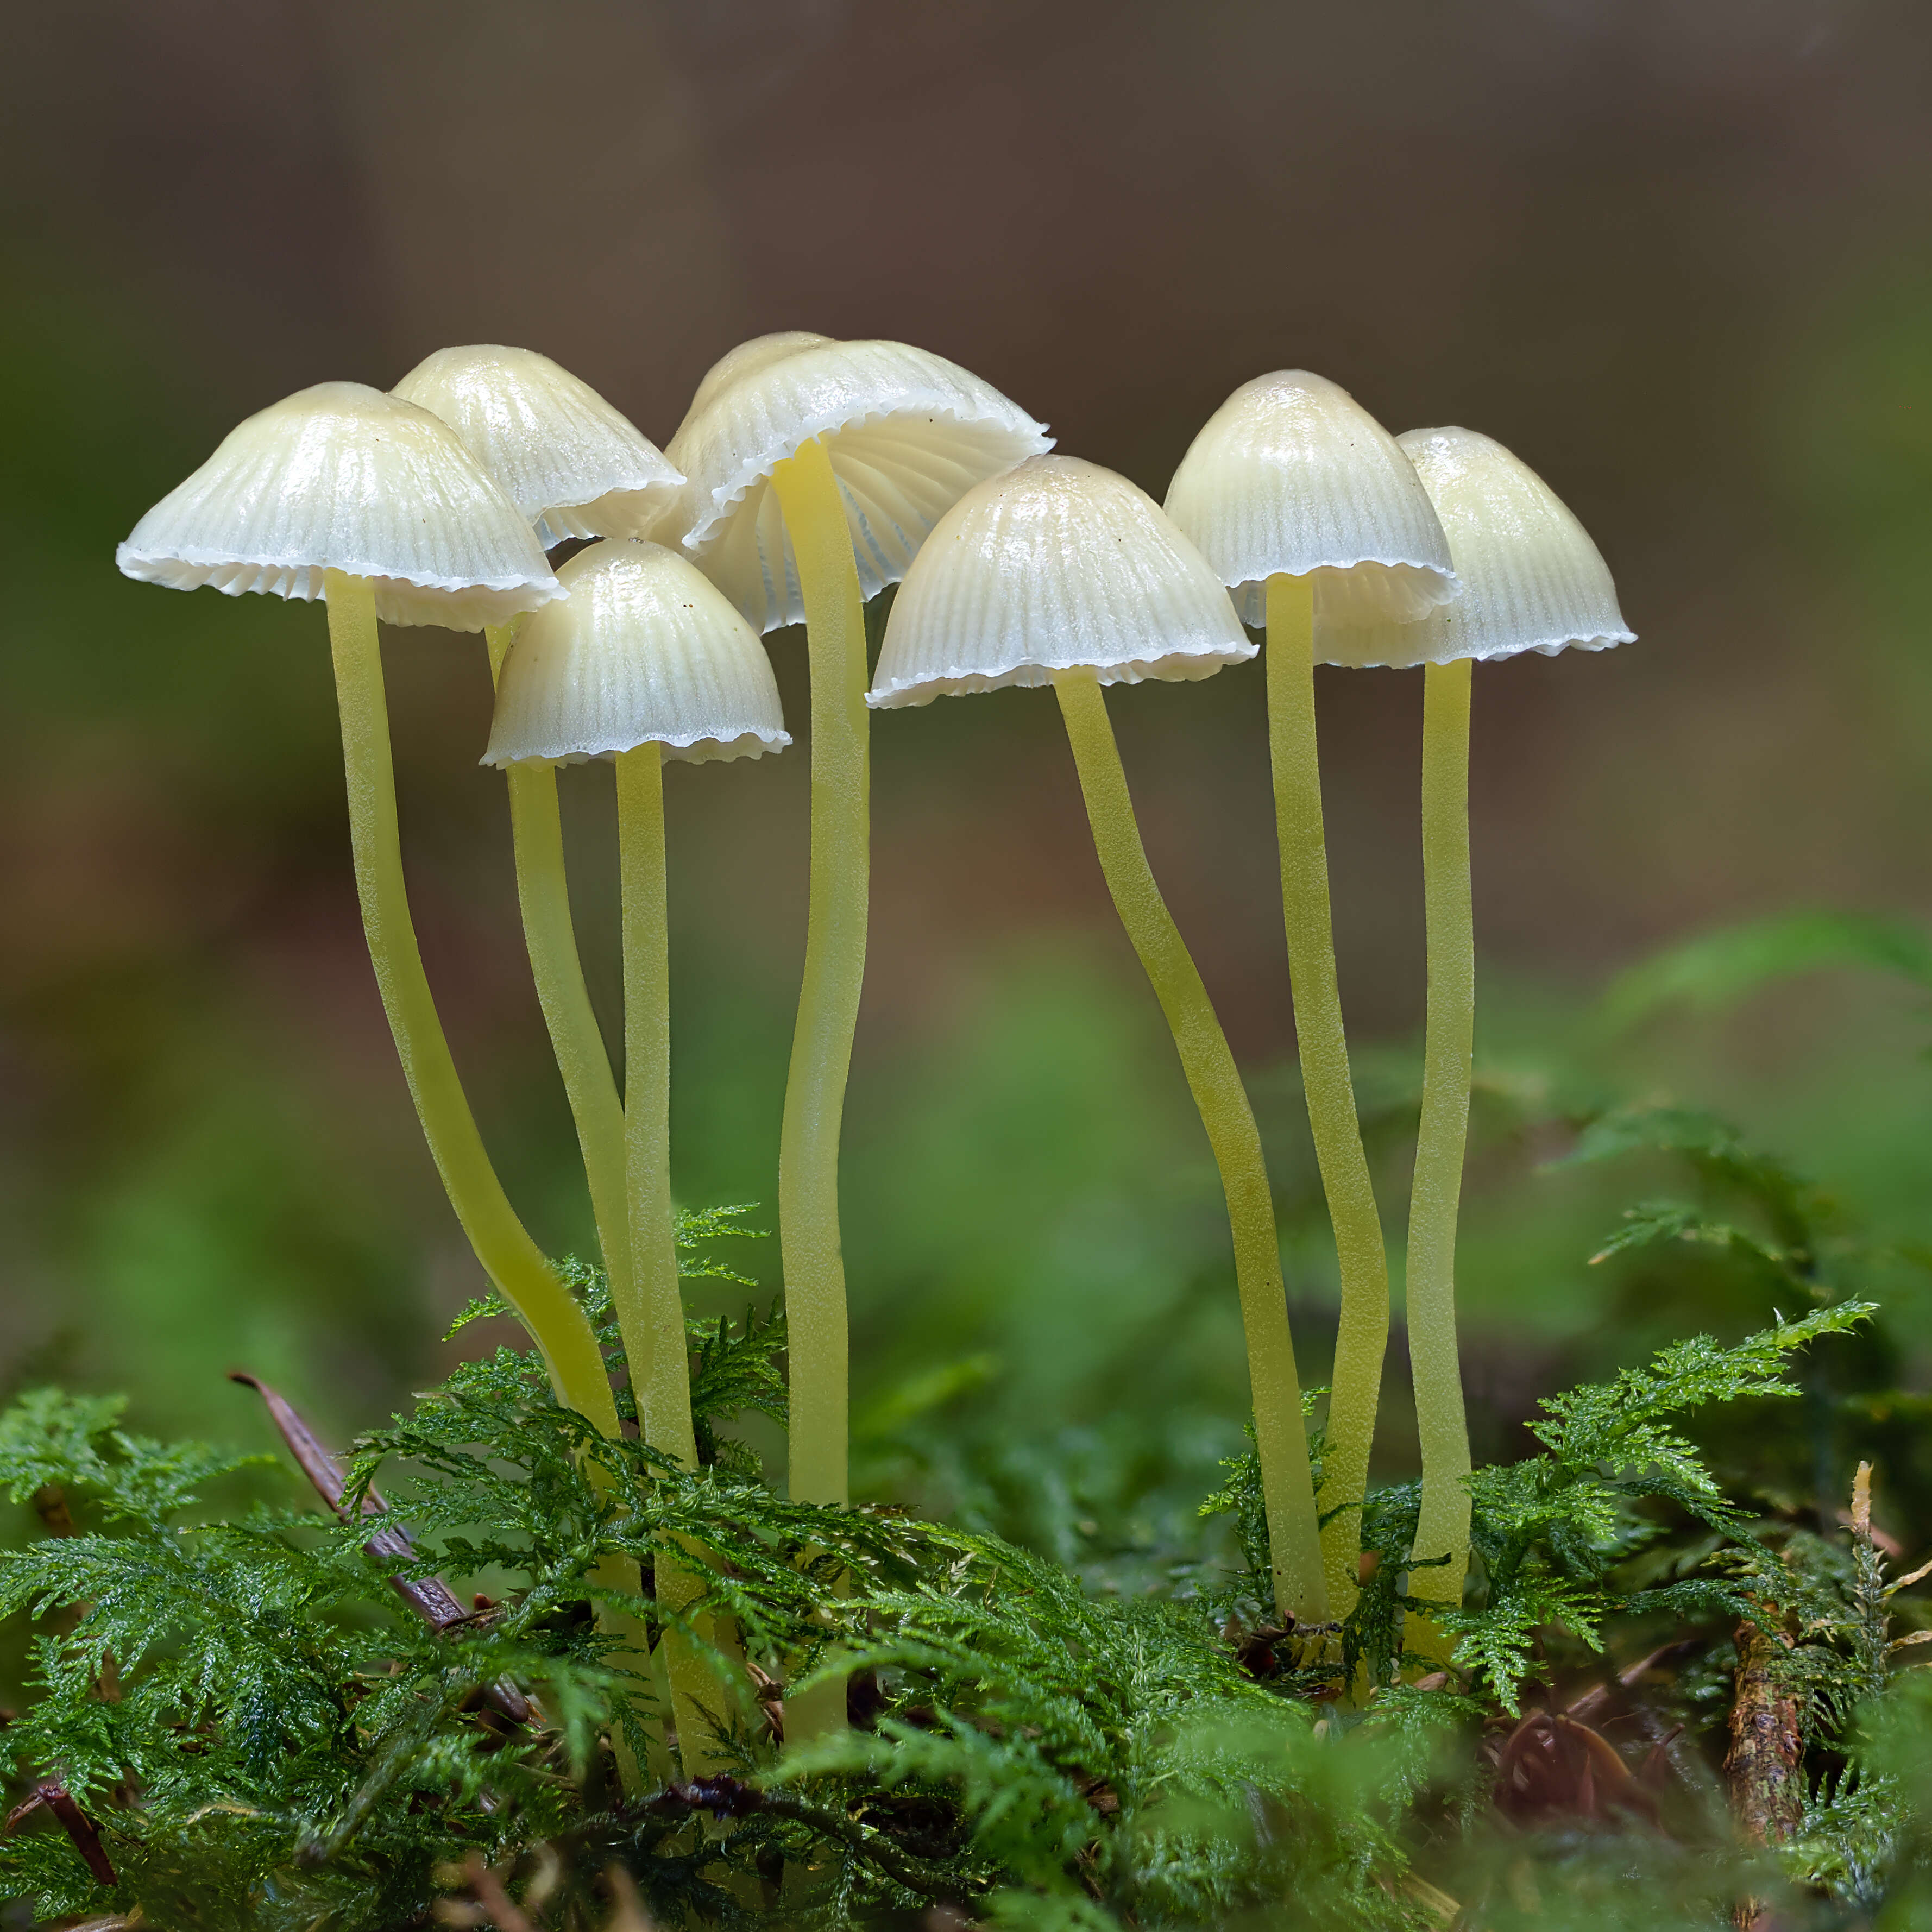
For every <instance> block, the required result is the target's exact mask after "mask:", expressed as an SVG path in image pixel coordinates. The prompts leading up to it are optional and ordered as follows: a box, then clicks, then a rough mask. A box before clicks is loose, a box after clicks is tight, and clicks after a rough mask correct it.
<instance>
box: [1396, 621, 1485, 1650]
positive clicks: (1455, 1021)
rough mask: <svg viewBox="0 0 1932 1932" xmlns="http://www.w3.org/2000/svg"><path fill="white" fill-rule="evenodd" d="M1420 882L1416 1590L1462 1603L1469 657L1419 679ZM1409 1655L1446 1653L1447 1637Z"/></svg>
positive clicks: (1414, 1202) (1471, 1004)
mask: <svg viewBox="0 0 1932 1932" xmlns="http://www.w3.org/2000/svg"><path fill="white" fill-rule="evenodd" d="M1423 679H1424V682H1423V710H1422V884H1423V897H1424V904H1425V907H1426V908H1427V927H1428V937H1429V1010H1428V1026H1427V1034H1426V1036H1425V1040H1424V1049H1423V1073H1422V1122H1421V1130H1420V1131H1419V1133H1418V1136H1417V1139H1416V1145H1415V1190H1414V1193H1413V1196H1412V1199H1411V1202H1410V1205H1409V1356H1410V1359H1411V1361H1412V1363H1413V1364H1414V1368H1415V1417H1416V1426H1417V1429H1418V1432H1419V1433H1420V1435H1421V1439H1422V1512H1421V1518H1420V1520H1419V1521H1418V1523H1417V1525H1416V1531H1415V1553H1416V1555H1417V1556H1418V1557H1430V1556H1442V1555H1444V1554H1445V1553H1446V1554H1447V1555H1448V1557H1449V1559H1450V1560H1449V1562H1448V1565H1446V1566H1439V1567H1437V1568H1433V1569H1427V1570H1415V1571H1411V1573H1410V1575H1409V1592H1410V1594H1411V1595H1413V1596H1416V1597H1420V1598H1424V1600H1426V1601H1428V1602H1430V1603H1438V1604H1451V1605H1454V1604H1460V1603H1461V1601H1463V1577H1464V1576H1465V1574H1466V1573H1467V1571H1468V1569H1469V1490H1468V1489H1467V1488H1466V1487H1465V1484H1464V1480H1463V1479H1464V1478H1466V1476H1467V1475H1469V1427H1468V1424H1467V1423H1466V1421H1465V1419H1464V1416H1463V1382H1462V1376H1461V1374H1460V1370H1459V1368H1458V1365H1457V1354H1456V1215H1457V1207H1458V1205H1459V1203H1460V1199H1461V1195H1462V1189H1463V1145H1464V1142H1465V1140H1466V1137H1467V1134H1468V1130H1469V1076H1470V1065H1471V1061H1472V1058H1473V1055H1474V1051H1475V1017H1476V945H1475V911H1474V908H1473V907H1472V903H1471V899H1470V892H1469V685H1470V666H1469V660H1468V659H1467V658H1462V659H1460V660H1459V661H1457V662H1455V663H1454V664H1430V666H1428V667H1427V669H1426V670H1424V673H1423ZM1409 1647H1410V1648H1411V1649H1416V1650H1423V1651H1425V1652H1428V1653H1429V1654H1431V1655H1442V1654H1443V1653H1445V1652H1446V1650H1447V1649H1448V1645H1447V1643H1446V1640H1444V1639H1443V1638H1442V1637H1441V1635H1440V1634H1439V1633H1436V1632H1434V1631H1428V1632H1426V1633H1425V1634H1424V1639H1423V1640H1421V1641H1418V1640H1417V1639H1416V1638H1415V1637H1411V1638H1410V1639H1409Z"/></svg>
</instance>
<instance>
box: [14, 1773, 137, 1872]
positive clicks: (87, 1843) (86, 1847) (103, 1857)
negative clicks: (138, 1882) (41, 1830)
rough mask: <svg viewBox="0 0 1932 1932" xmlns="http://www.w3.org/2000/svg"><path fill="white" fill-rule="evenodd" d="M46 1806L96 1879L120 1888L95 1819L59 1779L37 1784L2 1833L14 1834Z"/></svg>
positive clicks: (15, 1809)
mask: <svg viewBox="0 0 1932 1932" xmlns="http://www.w3.org/2000/svg"><path fill="white" fill-rule="evenodd" d="M43 1805H44V1806H45V1807H46V1808H47V1810H48V1811H50V1812H52V1814H53V1816H54V1819H55V1823H58V1825H59V1826H60V1828H61V1829H62V1831H64V1832H66V1834H67V1835H68V1837H69V1838H71V1839H72V1840H73V1841H74V1849H75V1850H76V1851H77V1852H80V1855H81V1857H82V1858H83V1859H84V1860H85V1861H86V1865H87V1868H88V1870H89V1871H91V1872H92V1873H93V1874H94V1876H95V1879H96V1880H97V1881H98V1882H99V1883H101V1884H102V1885H118V1884H119V1883H120V1882H121V1881H120V1880H119V1879H118V1878H117V1877H116V1876H115V1872H114V1862H113V1860H112V1859H111V1858H109V1857H108V1855H107V1846H105V1845H104V1844H103V1843H101V1834H100V1833H99V1832H97V1831H96V1830H95V1829H94V1820H92V1818H90V1817H89V1816H88V1815H87V1814H86V1812H85V1811H83V1810H82V1809H81V1808H80V1806H79V1805H77V1804H76V1803H75V1802H74V1796H73V1794H72V1793H71V1792H70V1791H69V1790H68V1788H67V1787H66V1786H65V1785H64V1784H62V1783H61V1782H60V1781H59V1780H58V1778H48V1779H46V1780H45V1781H43V1782H42V1783H40V1784H37V1785H35V1786H34V1789H33V1790H32V1792H31V1793H30V1794H29V1795H28V1797H27V1799H26V1800H25V1802H23V1803H21V1804H19V1805H15V1806H14V1808H13V1810H12V1811H10V1812H9V1813H8V1814H7V1822H6V1823H5V1825H4V1826H0V1831H7V1832H10V1831H12V1830H13V1828H14V1826H17V1825H18V1824H19V1823H20V1822H21V1821H22V1820H23V1819H25V1818H27V1817H30V1816H31V1814H33V1813H34V1812H35V1811H38V1810H39V1809H40V1808H41V1807H42V1806H43Z"/></svg>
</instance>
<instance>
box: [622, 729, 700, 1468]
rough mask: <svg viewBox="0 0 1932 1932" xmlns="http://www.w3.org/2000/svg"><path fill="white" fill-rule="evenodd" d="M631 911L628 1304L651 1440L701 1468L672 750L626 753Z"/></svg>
mask: <svg viewBox="0 0 1932 1932" xmlns="http://www.w3.org/2000/svg"><path fill="white" fill-rule="evenodd" d="M617 851H618V867H619V874H620V877H621V881H622V892H623V909H624V1150H625V1172H626V1175H627V1176H628V1196H627V1198H628V1201H629V1203H630V1225H631V1265H632V1267H633V1269H634V1272H635V1274H636V1276H637V1294H636V1295H635V1297H634V1303H633V1306H632V1307H630V1308H629V1309H628V1310H626V1309H624V1308H621V1307H620V1308H619V1310H618V1311H617V1321H618V1326H619V1328H620V1329H621V1330H622V1332H623V1337H624V1350H625V1354H626V1355H628V1357H629V1358H630V1362H631V1387H632V1388H634V1389H635V1390H636V1391H637V1416H638V1421H639V1423H640V1426H641V1427H642V1428H643V1435H644V1440H645V1441H646V1442H648V1443H649V1445H651V1447H652V1448H654V1449H657V1450H659V1451H661V1452H662V1453H663V1454H665V1455H667V1456H668V1457H671V1458H672V1459H673V1460H674V1461H676V1462H678V1463H682V1465H683V1466H684V1467H685V1468H686V1469H693V1468H695V1467H696V1466H697V1444H696V1442H695V1441H694V1439H693V1437H692V1435H691V1380H690V1366H689V1361H688V1349H686V1346H685V1333H684V1298H683V1295H682V1291H681V1290H680V1289H679V1286H678V1281H677V1241H676V1227H675V1226H674V1224H673V1220H672V1212H671V1199H670V941H669V938H668V936H667V919H666V914H667V905H666V896H665V885H664V763H663V748H662V747H661V745H655V744H651V745H640V747H639V748H637V750H636V751H625V752H623V753H622V754H620V755H619V757H618V760H617Z"/></svg>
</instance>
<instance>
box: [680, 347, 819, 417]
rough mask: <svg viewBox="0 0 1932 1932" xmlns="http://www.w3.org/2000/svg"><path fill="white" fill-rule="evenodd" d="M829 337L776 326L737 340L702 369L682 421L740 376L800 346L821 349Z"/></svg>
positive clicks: (695, 414)
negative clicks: (701, 375) (776, 327)
mask: <svg viewBox="0 0 1932 1932" xmlns="http://www.w3.org/2000/svg"><path fill="white" fill-rule="evenodd" d="M831 340H832V338H831V337H830V336H829V335H814V334H813V333H812V332H811V330H810V329H775V330H774V331H773V332H772V333H771V334H770V335H754V336H753V337H752V338H751V340H750V341H748V342H741V343H739V344H738V346H737V347H736V348H735V349H727V350H725V352H724V354H723V355H722V356H719V357H718V360H717V361H716V362H714V363H712V365H711V367H710V368H708V369H707V370H706V371H705V372H704V375H703V380H701V381H700V383H698V386H697V393H696V394H695V395H694V396H693V397H692V398H691V407H690V408H689V409H688V410H685V413H684V422H686V423H688V422H690V420H691V418H692V417H693V416H697V414H699V413H700V411H702V410H706V409H709V407H710V406H711V403H712V398H714V397H715V396H716V395H717V394H718V391H719V390H720V389H724V388H725V387H727V386H728V385H729V384H730V383H735V382H736V381H737V380H738V379H739V377H741V376H754V375H756V374H757V372H758V371H760V369H766V368H769V367H770V366H771V365H772V363H774V362H783V361H784V359H785V358H786V357H787V356H796V354H797V353H798V352H799V350H801V349H823V347H825V345H826V344H827V343H828V342H829V341H831ZM683 427H684V423H679V425H678V428H679V429H680V430H681V429H682V428H683Z"/></svg>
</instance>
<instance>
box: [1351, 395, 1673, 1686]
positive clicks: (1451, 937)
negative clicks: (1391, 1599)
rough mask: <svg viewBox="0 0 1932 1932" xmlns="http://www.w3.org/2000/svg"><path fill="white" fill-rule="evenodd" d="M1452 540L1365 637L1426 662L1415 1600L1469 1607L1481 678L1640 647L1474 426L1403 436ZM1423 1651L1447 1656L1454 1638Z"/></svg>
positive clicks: (1413, 1292)
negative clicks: (1474, 873)
mask: <svg viewBox="0 0 1932 1932" xmlns="http://www.w3.org/2000/svg"><path fill="white" fill-rule="evenodd" d="M1397 443H1398V444H1399V445H1400V447H1401V449H1402V451H1403V454H1404V455H1406V456H1407V457H1408V458H1409V460H1411V461H1412V463H1414V464H1415V471H1416V474H1417V475H1418V476H1419V477H1420V478H1421V479H1422V484H1423V487H1424V488H1425V489H1426V490H1427V491H1428V492H1429V495H1430V500H1431V501H1432V502H1433V503H1434V504H1435V505H1436V514H1437V515H1438V516H1439V517H1441V518H1442V527H1443V529H1445V531H1446V532H1448V538H1449V548H1450V551H1451V554H1452V555H1453V556H1454V559H1455V563H1456V571H1457V575H1458V577H1460V579H1461V580H1462V594H1461V595H1460V597H1458V598H1457V601H1455V602H1454V604H1451V605H1449V606H1448V607H1447V608H1445V609H1442V610H1436V611H1434V612H1433V613H1430V615H1429V616H1427V617H1426V618H1424V619H1423V620H1422V621H1421V622H1419V623H1415V624H1411V625H1381V626H1375V627H1370V628H1365V629H1363V630H1361V631H1356V632H1354V633H1352V635H1351V639H1350V641H1351V643H1352V645H1353V646H1354V647H1355V649H1356V651H1357V652H1358V661H1360V662H1362V663H1364V664H1398V665H1413V664H1423V665H1425V666H1427V669H1425V670H1424V673H1423V713H1422V866H1423V892H1424V901H1425V904H1426V907H1427V932H1428V944H1429V999H1428V1019H1427V1030H1426V1034H1425V1042H1424V1063H1423V1085H1422V1122H1421V1130H1420V1131H1419V1133H1418V1137H1417V1141H1416V1149H1415V1183H1414V1190H1413V1193H1412V1198H1411V1202H1410V1207H1409V1355H1410V1359H1411V1361H1412V1364H1413V1371H1414V1375H1415V1412H1416V1423H1417V1427H1418V1432H1419V1433H1420V1435H1421V1445H1422V1508H1421V1517H1420V1518H1419V1520H1418V1523H1417V1525H1416V1532H1415V1551H1416V1553H1417V1555H1418V1556H1423V1555H1424V1554H1425V1553H1426V1554H1427V1555H1428V1556H1430V1557H1438V1558H1439V1557H1440V1556H1443V1555H1445V1554H1446V1555H1447V1556H1448V1559H1449V1560H1448V1562H1447V1563H1446V1564H1445V1563H1442V1562H1433V1563H1432V1564H1430V1566H1429V1567H1427V1568H1418V1569H1415V1570H1413V1571H1411V1573H1410V1576H1409V1595H1411V1596H1412V1597H1417V1598H1421V1599H1422V1600H1423V1601H1425V1602H1427V1603H1434V1604H1451V1605H1454V1604H1460V1602H1461V1601H1462V1598H1463V1578H1464V1577H1465V1575H1466V1574H1467V1572H1468V1569H1469V1490H1468V1487H1466V1483H1465V1481H1464V1478H1466V1477H1467V1476H1468V1475H1469V1429H1468V1426H1467V1424H1466V1421H1465V1420H1464V1417H1463V1384H1462V1379H1461V1376H1460V1371H1459V1368H1458V1364H1457V1352H1456V1218H1457V1208H1458V1205H1459V1203H1460V1196H1461V1193H1462V1185H1463V1144H1464V1140H1465V1138H1466V1133H1467V1130H1468V1127H1469V1078H1470V1065H1471V1061H1472V1055H1473V1052H1474V1043H1475V1010H1476V960H1475V916H1474V910H1473V907H1472V904H1471V900H1470V892H1469V697H1470V683H1471V672H1470V667H1471V666H1472V664H1474V663H1475V661H1477V660H1478V659H1479V658H1483V659H1487V658H1508V657H1515V656H1517V655H1520V654H1521V653H1522V652H1525V651H1540V652H1542V653H1543V654H1544V655H1545V656H1552V657H1553V656H1554V655H1556V652H1559V651H1562V650H1567V649H1571V648H1572V647H1574V648H1576V649H1580V650H1586V651H1600V650H1605V649H1608V648H1609V647H1610V646H1611V645H1613V644H1627V643H1631V642H1633V641H1634V639H1635V637H1636V633H1635V632H1634V631H1631V630H1630V629H1629V628H1628V627H1627V626H1626V625H1625V622H1624V619H1623V613H1622V611H1621V610H1619V609H1618V607H1617V592H1616V585H1615V584H1614V583H1613V582H1612V581H1611V579H1610V567H1609V565H1607V564H1606V563H1605V562H1604V559H1603V556H1602V554H1601V552H1600V551H1599V550H1598V548H1597V546H1596V545H1595V544H1594V543H1592V541H1591V540H1590V535H1589V532H1588V531H1587V530H1586V529H1584V527H1583V525H1582V524H1581V523H1579V522H1578V521H1577V518H1576V517H1574V515H1573V514H1571V511H1569V509H1568V508H1567V507H1566V506H1565V505H1564V504H1563V502H1562V501H1561V499H1559V497H1558V496H1557V495H1556V492H1555V491H1554V490H1552V489H1551V488H1550V486H1549V484H1547V483H1546V482H1544V480H1543V479H1542V478H1541V477H1540V476H1538V475H1537V474H1536V472H1535V471H1534V470H1532V469H1531V468H1530V467H1529V465H1528V464H1527V463H1524V462H1523V461H1522V460H1520V459H1519V458H1517V457H1515V456H1513V455H1511V453H1510V452H1509V451H1508V450H1507V449H1505V448H1504V447H1503V446H1502V444H1501V443H1496V442H1495V441H1493V440H1491V439H1490V437H1487V436H1483V435H1481V434H1478V432H1477V431H1474V430H1467V429H1418V430H1411V431H1408V432H1407V434H1405V435H1403V436H1401V437H1397ZM1410 1648H1411V1649H1418V1650H1424V1651H1425V1652H1428V1653H1429V1654H1433V1655H1447V1653H1448V1649H1449V1648H1450V1645H1449V1643H1448V1640H1447V1639H1446V1638H1445V1637H1443V1636H1442V1634H1441V1633H1440V1632H1439V1631H1433V1629H1432V1630H1429V1631H1426V1632H1425V1634H1424V1637H1423V1638H1422V1640H1421V1641H1419V1642H1416V1643H1412V1644H1411V1645H1410Z"/></svg>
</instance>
